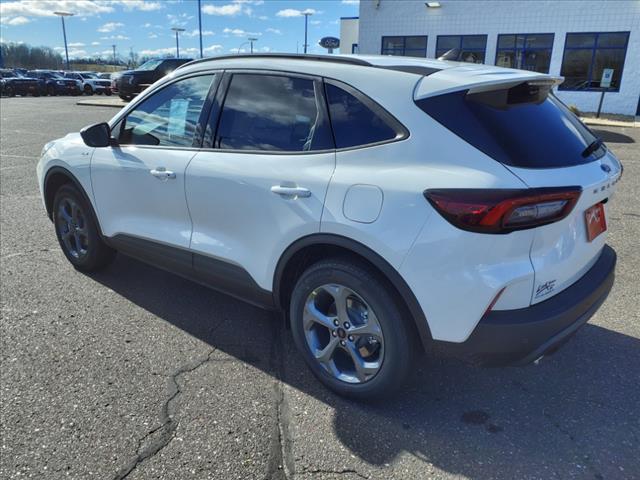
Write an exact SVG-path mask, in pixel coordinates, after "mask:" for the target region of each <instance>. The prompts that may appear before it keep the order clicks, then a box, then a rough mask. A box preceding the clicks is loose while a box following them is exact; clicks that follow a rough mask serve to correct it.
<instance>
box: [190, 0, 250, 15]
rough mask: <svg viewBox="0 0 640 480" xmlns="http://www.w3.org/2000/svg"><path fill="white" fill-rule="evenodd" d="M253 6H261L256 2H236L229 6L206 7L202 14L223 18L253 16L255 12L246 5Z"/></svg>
mask: <svg viewBox="0 0 640 480" xmlns="http://www.w3.org/2000/svg"><path fill="white" fill-rule="evenodd" d="M247 4H253V5H260V4H259V3H254V2H245V1H235V2H234V3H229V4H227V5H204V6H203V7H202V13H206V14H207V15H216V16H223V17H235V16H236V15H251V13H252V12H253V10H252V9H251V8H250V7H246V6H244V5H247Z"/></svg>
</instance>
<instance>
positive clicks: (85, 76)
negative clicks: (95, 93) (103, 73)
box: [80, 73, 98, 78]
mask: <svg viewBox="0 0 640 480" xmlns="http://www.w3.org/2000/svg"><path fill="white" fill-rule="evenodd" d="M80 76H81V77H82V78H98V77H97V76H96V75H94V74H93V73H83V74H81V75H80Z"/></svg>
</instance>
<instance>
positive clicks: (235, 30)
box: [222, 28, 262, 37]
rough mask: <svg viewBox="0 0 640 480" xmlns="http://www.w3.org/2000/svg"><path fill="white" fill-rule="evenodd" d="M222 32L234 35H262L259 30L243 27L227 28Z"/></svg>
mask: <svg viewBox="0 0 640 480" xmlns="http://www.w3.org/2000/svg"><path fill="white" fill-rule="evenodd" d="M222 33H226V34H229V35H234V36H236V37H259V36H261V35H262V34H261V33H258V32H247V31H245V30H242V29H241V28H225V29H224V30H223V31H222Z"/></svg>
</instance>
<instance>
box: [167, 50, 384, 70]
mask: <svg viewBox="0 0 640 480" xmlns="http://www.w3.org/2000/svg"><path fill="white" fill-rule="evenodd" d="M234 58H288V59H291V60H313V61H317V62H332V63H348V64H351V65H361V66H365V67H371V66H373V65H372V64H371V63H369V62H367V61H365V60H362V59H360V58H355V57H341V56H338V55H312V54H307V53H244V54H240V55H238V54H230V55H217V56H215V57H207V58H200V59H198V60H193V61H191V62H189V63H185V64H184V65H180V66H179V67H178V68H176V70H180V69H183V68H185V67H187V66H189V65H196V64H198V63H204V62H210V61H215V60H229V59H234Z"/></svg>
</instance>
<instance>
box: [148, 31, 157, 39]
mask: <svg viewBox="0 0 640 480" xmlns="http://www.w3.org/2000/svg"><path fill="white" fill-rule="evenodd" d="M149 38H158V34H157V33H153V32H151V33H149Z"/></svg>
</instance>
